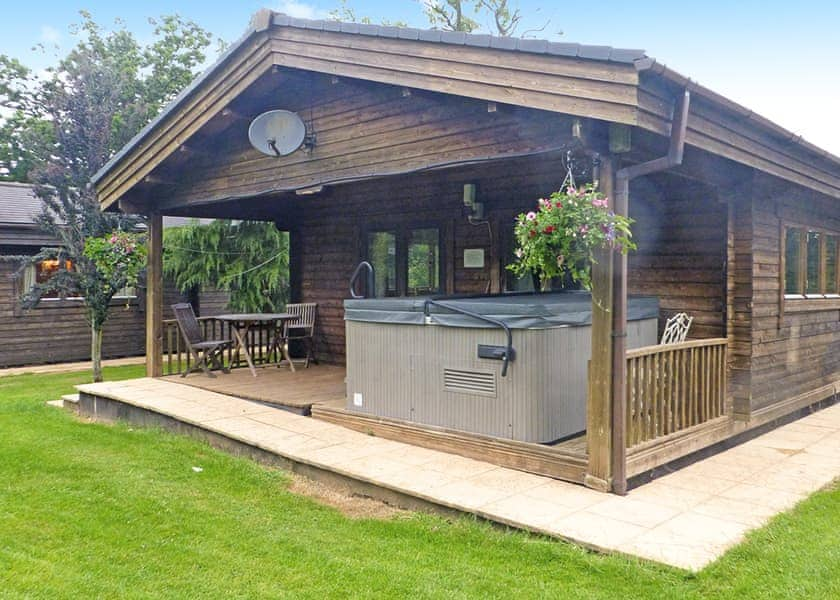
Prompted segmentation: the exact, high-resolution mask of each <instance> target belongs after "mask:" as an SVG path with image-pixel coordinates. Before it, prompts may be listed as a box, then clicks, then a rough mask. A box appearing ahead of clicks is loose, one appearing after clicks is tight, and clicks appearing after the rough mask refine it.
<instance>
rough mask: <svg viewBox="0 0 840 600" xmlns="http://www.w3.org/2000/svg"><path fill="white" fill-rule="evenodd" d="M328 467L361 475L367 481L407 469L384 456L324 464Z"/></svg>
mask: <svg viewBox="0 0 840 600" xmlns="http://www.w3.org/2000/svg"><path fill="white" fill-rule="evenodd" d="M321 464H323V465H326V466H331V467H336V468H338V469H341V470H342V471H345V472H351V473H355V474H357V475H361V476H362V477H365V478H366V479H377V478H379V477H381V476H382V475H384V474H386V473H393V472H396V471H402V470H404V469H405V465H404V464H403V463H401V462H397V461H395V460H391V459H390V458H387V457H384V456H376V455H374V456H362V457H359V458H355V459H346V460H343V461H336V462H323V463H321Z"/></svg>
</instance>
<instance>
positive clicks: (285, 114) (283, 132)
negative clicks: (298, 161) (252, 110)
mask: <svg viewBox="0 0 840 600" xmlns="http://www.w3.org/2000/svg"><path fill="white" fill-rule="evenodd" d="M305 138H306V125H305V124H304V123H303V119H301V118H300V117H299V116H298V115H297V114H296V113H293V112H291V111H289V110H270V111H268V112H264V113H263V114H261V115H259V116H258V117H257V118H256V119H254V120H253V121H251V125H250V127H248V139H249V140H250V141H251V145H252V146H253V147H254V148H256V149H257V150H259V151H260V152H262V153H263V154H267V155H268V156H286V155H287V154H291V153H292V152H294V151H295V150H297V149H298V148H300V146H301V144H303V140H304V139H305Z"/></svg>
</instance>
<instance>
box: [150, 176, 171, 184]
mask: <svg viewBox="0 0 840 600" xmlns="http://www.w3.org/2000/svg"><path fill="white" fill-rule="evenodd" d="M143 183H148V184H150V185H175V183H176V182H175V181H173V180H171V179H167V178H165V177H161V176H159V175H146V176H145V177H144V178H143Z"/></svg>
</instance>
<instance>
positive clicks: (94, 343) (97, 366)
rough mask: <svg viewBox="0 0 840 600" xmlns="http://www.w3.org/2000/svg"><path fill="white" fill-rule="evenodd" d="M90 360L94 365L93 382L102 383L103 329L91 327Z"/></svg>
mask: <svg viewBox="0 0 840 600" xmlns="http://www.w3.org/2000/svg"><path fill="white" fill-rule="evenodd" d="M90 360H91V362H92V363H93V381H94V382H97V381H102V327H101V326H100V327H97V326H96V325H91V326H90Z"/></svg>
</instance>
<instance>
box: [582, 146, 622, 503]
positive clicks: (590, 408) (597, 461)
mask: <svg viewBox="0 0 840 600" xmlns="http://www.w3.org/2000/svg"><path fill="white" fill-rule="evenodd" d="M599 171H600V173H599V175H598V180H599V181H598V185H599V189H600V191H601V193H603V194H604V195H605V196H607V198H609V199H610V202H611V203H612V201H613V196H614V189H615V171H616V159H614V158H607V159H604V160H603V162H602V164H601V167H600V169H599ZM597 260H598V262H597V263H596V264H594V265H593V266H592V357H591V360H590V362H589V393H588V395H587V404H586V421H587V423H586V446H587V450H588V453H589V466H588V469H587V473H586V477H585V479H584V483H585V484H586V485H587V486H588V487H591V488H593V489H597V490H600V491H604V492H606V491H609V490H610V489H611V485H612V484H611V479H612V462H611V455H612V380H613V374H612V370H613V360H612V341H613V335H612V334H613V317H612V306H613V262H614V260H613V253H612V252H611V251H607V250H605V251H603V252H600V253H599V256H598V257H597Z"/></svg>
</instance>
